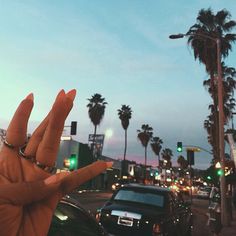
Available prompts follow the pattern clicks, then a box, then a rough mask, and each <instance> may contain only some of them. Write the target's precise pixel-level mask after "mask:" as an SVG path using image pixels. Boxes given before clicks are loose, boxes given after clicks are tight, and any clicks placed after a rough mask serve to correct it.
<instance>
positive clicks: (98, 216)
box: [95, 211, 101, 222]
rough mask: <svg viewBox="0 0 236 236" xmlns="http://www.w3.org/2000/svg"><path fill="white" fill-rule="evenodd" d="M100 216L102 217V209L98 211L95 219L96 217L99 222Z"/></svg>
mask: <svg viewBox="0 0 236 236" xmlns="http://www.w3.org/2000/svg"><path fill="white" fill-rule="evenodd" d="M100 218H101V211H98V212H97V213H96V215H95V219H96V221H97V222H99V221H100Z"/></svg>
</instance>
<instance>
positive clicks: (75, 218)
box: [48, 196, 108, 236]
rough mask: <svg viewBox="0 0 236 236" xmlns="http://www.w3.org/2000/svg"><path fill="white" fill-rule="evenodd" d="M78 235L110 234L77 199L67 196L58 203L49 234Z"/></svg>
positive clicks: (104, 235)
mask: <svg viewBox="0 0 236 236" xmlns="http://www.w3.org/2000/svg"><path fill="white" fill-rule="evenodd" d="M78 235H79V236H107V235H108V234H107V233H106V232H105V230H104V228H103V227H102V226H101V225H100V224H98V222H97V221H96V220H95V218H94V217H93V216H92V215H90V214H89V213H88V212H87V211H86V210H85V209H84V208H83V207H81V206H80V205H79V203H78V202H77V201H76V200H74V199H73V198H71V197H68V196H67V197H65V198H63V199H62V200H61V201H60V202H59V204H58V205H57V208H56V210H55V212H54V215H53V218H52V223H51V226H50V229H49V232H48V236H78Z"/></svg>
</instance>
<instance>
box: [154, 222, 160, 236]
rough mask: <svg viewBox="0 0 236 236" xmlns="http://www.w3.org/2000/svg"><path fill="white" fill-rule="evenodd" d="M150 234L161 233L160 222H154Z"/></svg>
mask: <svg viewBox="0 0 236 236" xmlns="http://www.w3.org/2000/svg"><path fill="white" fill-rule="evenodd" d="M152 233H153V234H152V235H160V234H161V226H160V224H154V225H153V226H152Z"/></svg>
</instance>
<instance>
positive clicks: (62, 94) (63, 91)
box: [56, 89, 65, 99]
mask: <svg viewBox="0 0 236 236" xmlns="http://www.w3.org/2000/svg"><path fill="white" fill-rule="evenodd" d="M62 96H65V90H64V89H62V90H61V91H60V92H59V93H58V94H57V98H59V97H62ZM57 98H56V99H57Z"/></svg>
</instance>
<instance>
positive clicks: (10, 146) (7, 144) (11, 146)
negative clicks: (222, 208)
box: [3, 139, 15, 149]
mask: <svg viewBox="0 0 236 236" xmlns="http://www.w3.org/2000/svg"><path fill="white" fill-rule="evenodd" d="M3 143H4V144H5V145H6V146H7V147H8V148H10V149H14V148H15V146H14V145H13V144H11V143H8V142H7V140H6V139H4V141H3Z"/></svg>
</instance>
